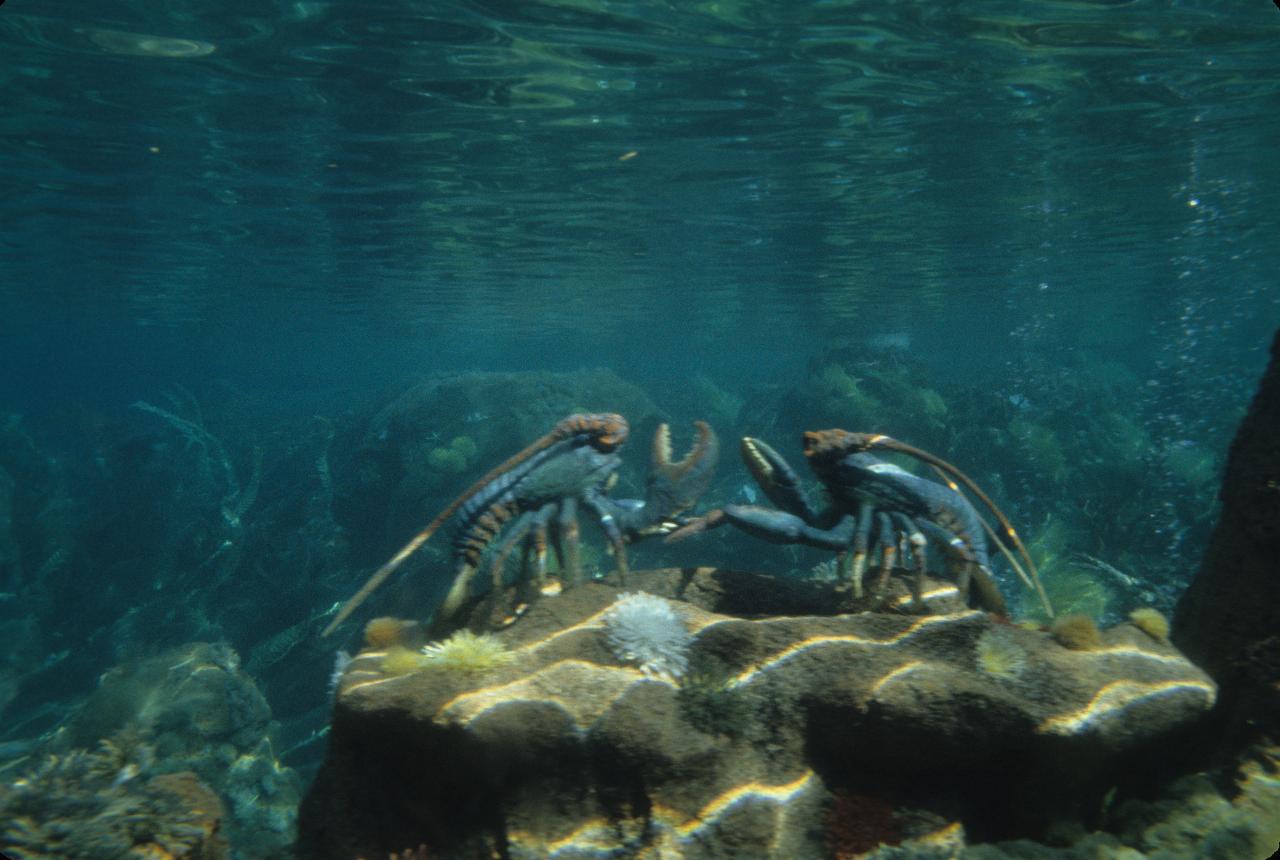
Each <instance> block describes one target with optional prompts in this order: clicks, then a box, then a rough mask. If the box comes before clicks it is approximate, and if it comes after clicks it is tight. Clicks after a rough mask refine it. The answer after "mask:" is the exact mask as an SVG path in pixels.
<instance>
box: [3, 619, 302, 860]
mask: <svg viewBox="0 0 1280 860" xmlns="http://www.w3.org/2000/svg"><path fill="white" fill-rule="evenodd" d="M270 719H271V709H270V708H269V706H268V705H267V702H266V699H265V698H263V696H262V693H261V692H259V690H258V688H257V686H256V685H255V684H254V681H253V679H252V678H251V677H250V676H249V675H248V674H247V673H246V672H245V671H244V670H243V669H242V668H241V666H240V659H239V656H238V655H237V654H236V652H235V651H234V650H233V649H232V648H230V647H228V646H227V645H226V644H223V643H206V642H197V643H192V644H190V645H185V646H182V647H180V648H175V649H172V650H170V651H166V652H164V653H162V654H158V655H156V656H154V657H148V658H144V659H141V660H135V661H130V662H126V663H123V664H120V665H118V666H115V667H113V668H112V669H111V670H109V671H107V672H105V673H104V674H103V675H102V678H101V679H100V681H99V684H98V688H97V690H95V691H94V693H93V694H92V695H91V696H90V697H89V699H88V701H87V702H86V703H85V705H84V706H83V707H82V708H80V709H79V710H77V711H76V712H74V713H72V714H70V715H68V719H67V720H66V723H65V725H64V726H63V727H62V728H60V729H59V730H58V731H57V732H56V733H54V735H53V736H52V738H51V739H50V740H49V741H48V742H47V743H46V744H45V745H44V746H43V747H41V748H40V749H38V750H36V751H35V754H33V755H32V756H30V757H29V759H28V760H29V761H30V762H32V764H31V765H30V766H28V767H27V768H26V769H25V771H23V772H22V773H21V775H20V776H19V777H18V778H17V779H16V780H13V781H11V782H9V783H8V784H7V785H0V847H3V850H4V851H6V852H8V853H9V854H10V855H11V856H12V857H14V858H16V860H36V858H48V860H53V858H68V860H82V858H83V860H98V858H117V857H118V858H137V860H162V858H185V860H223V858H229V857H232V856H241V855H242V854H243V855H247V856H252V857H254V858H263V860H272V858H283V857H288V856H290V855H291V848H292V844H293V841H294V829H295V818H296V810H297V806H298V800H299V796H300V789H299V781H298V778H297V776H296V775H295V774H294V773H293V772H292V771H291V770H290V769H289V768H287V767H284V766H282V765H281V764H280V762H279V761H278V760H277V759H276V757H275V754H274V752H273V749H272V744H271V740H270V736H269V735H270V729H271V722H270ZM229 843H230V845H233V846H235V849H236V851H235V853H234V855H233V853H232V849H231V848H230V847H229Z"/></svg>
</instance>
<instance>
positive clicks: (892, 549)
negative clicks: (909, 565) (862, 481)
mask: <svg viewBox="0 0 1280 860" xmlns="http://www.w3.org/2000/svg"><path fill="white" fill-rule="evenodd" d="M875 520H876V528H877V532H876V543H878V544H879V545H880V572H879V575H878V576H877V577H876V596H877V597H884V593H885V590H886V589H887V588H888V587H889V574H891V573H892V572H893V561H894V557H895V556H896V555H897V554H898V542H897V541H896V540H894V535H893V521H892V520H890V519H889V515H888V514H886V513H884V512H880V513H877V514H876V516H875Z"/></svg>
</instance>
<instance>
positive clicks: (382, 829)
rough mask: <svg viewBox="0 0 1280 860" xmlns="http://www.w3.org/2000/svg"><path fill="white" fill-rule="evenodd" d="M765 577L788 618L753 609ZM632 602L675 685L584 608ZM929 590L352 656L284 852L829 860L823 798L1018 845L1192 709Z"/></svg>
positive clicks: (671, 588)
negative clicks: (671, 623)
mask: <svg viewBox="0 0 1280 860" xmlns="http://www.w3.org/2000/svg"><path fill="white" fill-rule="evenodd" d="M769 582H774V583H775V585H777V589H776V590H777V592H779V593H780V594H782V595H784V599H783V600H780V601H778V602H777V603H778V604H784V605H786V606H787V608H788V611H789V612H797V614H788V615H774V614H773V613H775V612H777V611H778V609H779V606H778V605H777V604H771V603H770V602H769V600H768V599H767V595H768V583H769ZM636 590H643V591H645V592H648V593H650V594H654V595H658V596H663V597H667V598H669V599H672V601H673V606H674V607H675V608H676V610H677V612H678V613H679V614H680V616H681V617H682V619H683V621H684V623H685V624H686V625H687V626H688V628H689V630H690V632H691V633H692V634H693V637H692V644H691V645H690V649H689V665H690V670H689V674H688V676H687V677H686V678H685V679H684V680H683V681H682V682H680V683H682V684H683V687H681V686H680V685H679V684H677V682H674V681H672V680H670V679H669V678H667V677H663V676H661V675H658V676H655V675H653V674H645V673H643V672H641V671H640V670H639V669H638V668H637V667H635V666H632V665H625V664H623V663H621V662H620V661H619V659H618V658H617V657H616V656H615V655H614V652H613V651H612V650H611V649H610V647H609V645H608V642H607V639H606V636H605V635H604V633H603V617H604V614H605V612H606V611H607V610H608V608H609V607H610V606H611V605H612V603H613V602H614V600H615V599H616V598H617V596H618V595H619V594H620V593H622V592H624V591H636ZM928 591H929V593H930V594H931V595H933V600H932V603H933V605H934V609H935V611H936V612H937V613H938V614H932V615H917V614H910V613H908V612H905V611H904V612H902V613H897V612H864V613H859V614H852V615H824V614H819V613H824V612H829V611H830V610H829V609H827V608H826V607H830V606H832V605H833V604H832V603H831V602H825V603H824V600H826V599H828V598H829V597H830V595H829V594H824V593H823V592H822V591H821V590H811V591H810V593H809V594H810V596H809V601H808V603H807V604H806V601H805V599H804V597H803V593H802V592H803V587H800V586H795V585H794V584H793V585H791V586H784V585H781V584H778V583H776V581H775V580H768V579H766V578H763V577H757V576H753V575H749V574H735V573H730V572H726V571H715V570H710V569H700V570H696V571H694V570H684V571H680V570H665V571H651V572H645V573H634V572H633V573H632V574H631V576H630V577H629V579H628V582H627V586H626V588H619V587H615V586H613V585H606V584H603V583H592V584H587V585H584V586H581V587H578V588H575V589H571V590H569V591H567V592H565V593H564V594H562V595H560V596H558V597H554V598H543V599H541V600H538V601H537V602H535V603H534V604H533V605H532V606H531V607H529V608H528V610H527V611H526V612H525V613H524V614H523V615H522V616H521V617H520V619H519V621H517V622H516V623H515V624H513V625H511V626H510V627H509V628H507V629H505V630H503V631H502V632H500V633H498V634H497V635H498V637H499V638H500V639H501V640H502V641H503V642H504V643H505V644H506V645H507V646H508V647H509V648H510V649H512V652H513V655H514V659H512V660H511V661H510V662H509V663H508V664H506V665H505V666H501V667H499V668H496V669H494V670H492V671H491V672H488V673H485V674H475V673H462V672H449V671H445V670H440V669H422V670H420V671H413V672H409V673H407V674H399V675H389V674H387V673H386V672H385V671H384V668H383V658H384V657H385V653H384V652H380V651H366V652H364V653H361V654H360V655H358V656H357V657H356V658H355V660H354V661H353V662H352V663H351V665H350V666H349V667H348V669H347V671H346V673H345V675H344V677H343V679H342V682H341V684H340V687H339V691H338V697H337V702H336V705H335V714H334V722H333V730H332V734H331V746H330V753H329V759H328V761H327V762H326V764H325V767H324V769H323V771H322V773H321V775H320V777H319V778H318V780H317V783H316V785H315V786H314V788H313V790H312V792H311V794H310V795H309V797H308V799H307V801H306V803H305V804H304V808H303V812H302V824H301V830H302V839H301V843H302V844H301V852H302V855H303V856H305V857H312V858H344V860H345V858H350V857H354V856H366V857H373V856H386V855H387V854H388V853H389V852H392V851H396V850H399V849H401V848H403V847H404V846H406V845H417V844H420V843H426V845H427V846H428V848H429V849H430V850H431V852H432V853H431V856H433V857H437V856H439V857H458V858H463V857H466V858H469V857H487V856H491V854H492V852H495V851H497V852H499V853H500V854H501V856H509V857H516V858H549V857H553V856H554V857H556V858H568V857H603V856H619V855H616V854H610V853H609V852H610V851H616V850H619V849H621V850H622V851H623V852H624V854H623V855H622V856H635V857H654V858H657V857H671V858H676V857H687V858H719V857H724V858H730V857H759V858H766V857H776V858H788V860H798V858H807V857H813V858H818V857H826V856H831V854H832V852H833V850H834V849H833V847H832V844H831V840H832V839H833V838H836V837H833V836H832V835H831V833H830V832H829V831H831V829H832V828H831V818H830V816H829V815H828V810H829V809H831V808H833V806H834V805H836V804H839V803H844V804H845V805H846V806H848V807H849V808H851V809H855V810H859V809H860V810H869V811H868V812H865V816H866V820H865V821H862V820H859V821H853V822H850V821H847V820H845V821H843V822H842V824H841V828H842V829H841V831H840V832H841V833H844V832H847V831H851V830H852V831H857V832H859V834H860V835H859V838H868V839H872V838H875V839H880V838H884V839H886V840H893V839H902V838H911V837H917V838H919V837H925V838H935V839H938V840H944V841H945V840H946V839H954V838H958V837H957V834H958V833H960V832H961V830H960V828H961V827H963V828H964V829H965V830H968V831H969V832H972V833H976V834H978V835H980V836H1002V835H1019V834H1021V833H1025V832H1029V831H1030V830H1033V829H1035V828H1036V827H1040V826H1043V825H1044V824H1045V823H1047V822H1048V821H1050V820H1052V819H1053V818H1054V817H1057V816H1060V815H1062V814H1064V812H1065V811H1068V810H1071V809H1072V807H1073V805H1075V804H1077V803H1080V802H1090V803H1092V802H1096V801H1097V800H1098V798H1099V797H1100V796H1101V793H1102V791H1104V790H1105V788H1106V787H1107V785H1108V779H1109V778H1110V777H1111V776H1112V775H1113V772H1114V770H1115V769H1116V767H1118V766H1119V765H1118V762H1119V761H1121V760H1122V758H1123V756H1124V754H1125V753H1127V752H1129V751H1133V750H1135V749H1138V748H1140V747H1142V746H1144V745H1147V744H1149V743H1151V742H1152V741H1154V740H1156V739H1158V738H1160V737H1161V736H1162V735H1164V734H1166V733H1167V732H1169V731H1171V730H1173V729H1175V728H1177V727H1179V726H1181V725H1183V724H1185V723H1186V722H1188V721H1190V720H1192V719H1193V718H1195V717H1196V716H1198V715H1200V714H1201V713H1203V712H1204V711H1205V710H1206V709H1207V708H1208V707H1209V706H1210V705H1211V704H1212V702H1213V700H1214V697H1215V692H1216V691H1215V687H1214V685H1213V683H1212V682H1211V681H1210V680H1209V679H1208V677H1207V676H1205V675H1204V674H1203V673H1202V672H1201V671H1200V670H1198V669H1197V668H1195V667H1194V666H1193V665H1191V664H1190V663H1189V662H1187V661H1186V660H1185V659H1184V658H1183V657H1182V655H1181V654H1179V653H1178V652H1177V651H1176V650H1175V649H1174V648H1172V647H1171V646H1169V645H1168V644H1167V643H1162V642H1159V641H1156V640H1154V639H1153V638H1152V637H1150V636H1148V635H1147V634H1145V633H1143V632H1141V631H1140V630H1138V629H1137V628H1136V627H1133V626H1131V625H1127V624H1124V625H1120V626H1118V627H1115V628H1112V629H1110V630H1106V631H1103V633H1102V642H1101V646H1100V647H1098V648H1096V649H1094V650H1089V651H1079V650H1068V649H1066V648H1063V647H1062V646H1061V645H1059V644H1058V643H1057V642H1055V641H1054V639H1053V638H1052V637H1051V636H1050V635H1049V634H1048V633H1047V632H1044V631H1040V630H1028V629H1023V628H1019V627H1013V626H1010V625H1009V624H1007V623H1006V622H1004V621H1003V620H1000V619H996V618H993V617H992V616H989V615H987V614H985V613H982V612H979V611H975V610H969V609H965V608H963V607H962V606H961V605H960V603H959V601H958V600H956V599H955V598H956V595H955V589H954V587H951V586H949V585H947V584H944V583H936V582H934V583H930V587H929V589H928ZM751 594H754V595H756V596H757V597H758V598H760V599H759V601H758V602H757V604H756V606H755V607H754V611H753V612H752V615H754V616H756V617H742V616H744V615H746V614H747V609H746V608H745V607H744V606H743V605H742V601H743V595H751ZM904 609H905V604H904ZM717 720H719V721H720V722H717ZM1046 785H1049V786H1052V790H1051V791H1045V790H1044V787H1045V786H1046ZM976 786H982V789H981V791H978V790H976V789H975V787H976ZM842 798H843V800H842ZM849 798H857V802H856V803H854V802H852V801H850V800H849ZM842 808H843V807H842ZM885 808H890V809H892V810H893V816H892V821H889V819H887V818H884V817H883V816H879V813H878V812H877V811H878V810H883V809H885ZM1015 808H1016V809H1019V810H1020V812H1019V813H1018V815H1016V816H1009V815H1008V812H1007V811H1008V810H1009V809H1015ZM996 809H1003V810H1004V812H1003V813H995V812H993V810H996ZM851 814H854V815H860V814H864V813H851ZM877 816H879V817H877ZM846 818H847V816H846ZM882 819H883V820H882ZM890 824H891V825H892V831H893V832H892V833H889V832H887V830H888V828H889V827H890ZM862 825H865V826H862ZM859 827H861V830H859V829H858V828H859ZM876 828H881V830H884V831H886V832H883V833H881V832H880V831H879V830H877V829H876ZM862 831H866V832H862ZM931 832H932V833H933V836H932V837H930V836H929V834H930V833H931ZM871 844H872V845H874V844H875V841H872V842H871ZM502 852H505V853H502Z"/></svg>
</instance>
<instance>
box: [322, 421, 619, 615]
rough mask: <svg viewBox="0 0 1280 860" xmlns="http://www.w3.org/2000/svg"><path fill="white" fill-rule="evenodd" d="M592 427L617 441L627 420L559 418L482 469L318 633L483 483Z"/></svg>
mask: <svg viewBox="0 0 1280 860" xmlns="http://www.w3.org/2000/svg"><path fill="white" fill-rule="evenodd" d="M593 430H594V431H595V432H599V433H601V434H602V437H601V438H602V439H604V440H605V442H606V443H607V444H621V439H625V438H626V433H627V422H626V419H624V418H623V417H622V416H621V415H571V416H569V417H568V418H562V419H561V420H560V422H559V423H558V424H556V426H555V427H554V428H553V429H552V430H551V432H550V433H548V434H547V435H545V436H543V437H542V438H541V439H538V440H537V441H536V442H534V443H532V444H531V445H529V446H528V447H526V448H524V449H522V450H520V451H518V452H516V453H515V454H513V455H511V456H510V457H508V458H507V459H506V460H504V461H502V462H501V463H500V464H498V465H497V466H494V467H493V468H492V469H490V470H489V471H488V472H485V473H484V475H483V476H481V477H480V479H479V480H477V481H476V482H475V483H474V484H472V485H471V486H470V487H468V488H467V489H466V490H464V491H463V493H462V495H460V496H458V497H457V498H456V499H454V500H453V501H452V502H450V503H449V506H448V507H446V508H445V509H444V510H443V511H441V512H440V513H438V514H436V517H435V519H433V520H432V521H431V522H429V523H427V525H426V527H425V528H424V529H423V530H422V531H420V532H418V533H417V534H416V535H414V536H413V538H412V539H411V540H410V541H409V542H408V543H407V544H405V545H404V546H402V547H401V548H400V551H399V552H397V553H396V554H395V555H393V556H391V558H390V559H388V560H387V563H386V564H384V565H382V567H380V568H378V569H377V570H375V571H374V572H373V575H372V576H370V577H369V578H368V579H367V580H365V583H364V585H362V586H360V590H359V591H357V592H356V593H355V594H353V595H351V598H350V599H349V600H348V601H347V602H346V603H344V604H342V608H341V609H339V610H338V614H337V615H335V616H334V617H333V620H332V621H330V622H329V625H328V626H327V627H325V628H324V630H323V631H321V633H320V636H321V637H325V636H328V635H329V634H330V633H332V632H333V631H334V630H336V629H337V627H338V625H339V624H341V623H342V622H344V621H346V620H347V619H348V618H349V617H351V613H353V612H355V611H356V610H357V609H359V608H360V605H361V604H362V603H364V602H365V601H366V600H368V599H369V595H371V594H373V592H375V591H376V590H377V589H378V587H379V586H380V585H382V583H384V582H386V581H387V577H389V576H390V575H391V574H393V573H395V571H396V568H398V567H400V565H402V564H404V562H405V559H407V558H408V557H409V556H411V555H413V554H414V553H415V552H416V551H417V550H418V548H419V547H421V546H422V545H423V544H424V543H426V542H427V541H428V540H429V539H430V538H431V536H432V535H433V534H435V533H436V532H437V531H439V530H440V526H442V525H444V523H445V522H446V521H447V520H448V519H449V517H451V516H453V515H454V514H455V513H457V511H458V508H460V507H462V506H463V505H465V504H466V503H467V500H468V499H470V498H471V497H472V496H474V495H475V494H476V493H478V492H480V491H481V490H482V489H484V488H485V486H486V485H487V484H489V483H490V482H491V481H493V480H494V479H495V478H497V477H498V476H499V475H501V474H503V473H505V472H509V471H510V470H512V469H514V468H515V467H516V466H519V465H520V464H521V463H523V462H524V461H525V460H528V459H529V458H530V457H532V456H533V455H534V454H537V453H538V452H539V451H543V450H545V449H547V448H550V447H551V446H552V445H554V444H555V443H557V442H560V441H562V440H564V439H567V438H569V437H570V436H573V435H575V434H577V433H580V432H584V431H585V432H591V431H593Z"/></svg>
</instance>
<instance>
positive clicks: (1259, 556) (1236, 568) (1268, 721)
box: [1173, 332, 1280, 746]
mask: <svg viewBox="0 0 1280 860" xmlns="http://www.w3.org/2000/svg"><path fill="white" fill-rule="evenodd" d="M1219 495H1220V498H1221V499H1222V515H1221V519H1220V520H1219V522H1218V526H1217V528H1216V529H1214V532H1213V537H1212V538H1211V539H1210V542H1209V550H1208V552H1207V553H1206V554H1205V558H1204V563H1203V564H1202V565H1201V568H1200V572H1199V573H1198V574H1197V575H1196V577H1195V579H1194V580H1193V581H1192V583H1191V586H1190V587H1189V588H1188V589H1187V592H1186V594H1184V595H1183V597H1182V600H1181V601H1179V603H1178V609H1177V613H1176V614H1175V615H1174V619H1173V639H1174V641H1175V642H1176V643H1177V644H1178V646H1179V647H1180V648H1182V649H1183V650H1184V651H1185V652H1186V653H1187V656H1189V657H1190V658H1191V659H1192V660H1194V661H1195V662H1196V663H1198V664H1199V665H1200V666H1202V667H1203V668H1204V669H1205V670H1206V671H1208V673H1209V674H1210V675H1212V676H1213V678H1214V680H1216V681H1217V682H1218V683H1219V684H1220V685H1221V686H1222V702H1221V706H1220V707H1219V709H1218V713H1217V715H1216V716H1217V718H1218V719H1217V721H1216V722H1215V724H1214V726H1213V728H1212V732H1213V733H1214V734H1215V735H1216V736H1217V738H1218V740H1219V741H1220V742H1221V743H1223V744H1224V745H1235V746H1239V745H1240V744H1241V742H1242V741H1244V740H1247V738H1245V737H1242V735H1246V736H1254V737H1257V736H1267V735H1270V737H1272V738H1273V739H1274V738H1277V737H1280V332H1277V333H1276V337H1275V339H1274V340H1273V341H1272V344H1271V361H1270V364H1269V365H1268V367H1267V371H1266V373H1265V374H1264V375H1263V377H1262V382H1261V383H1259V385H1258V392H1257V394H1255V395H1254V398H1253V403H1252V404H1251V405H1250V407H1249V413H1248V415H1247V416H1246V417H1245V419H1244V421H1243V422H1242V423H1241V425H1240V429H1239V430H1238V431H1237V432H1236V438H1235V441H1234V442H1232V444H1231V453H1230V456H1229V457H1228V458H1227V469H1226V475H1225V476H1224V478H1223V481H1222V490H1221V492H1220V494H1219Z"/></svg>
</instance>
